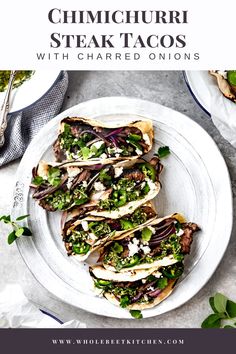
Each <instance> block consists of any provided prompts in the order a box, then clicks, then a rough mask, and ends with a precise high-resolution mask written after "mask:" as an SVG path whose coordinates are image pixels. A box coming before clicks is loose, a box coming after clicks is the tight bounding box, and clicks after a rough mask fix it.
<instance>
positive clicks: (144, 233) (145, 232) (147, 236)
mask: <svg viewBox="0 0 236 354" xmlns="http://www.w3.org/2000/svg"><path fill="white" fill-rule="evenodd" d="M151 237H152V231H151V230H150V229H149V228H148V227H145V228H144V229H143V230H142V240H143V241H150V239H151Z"/></svg>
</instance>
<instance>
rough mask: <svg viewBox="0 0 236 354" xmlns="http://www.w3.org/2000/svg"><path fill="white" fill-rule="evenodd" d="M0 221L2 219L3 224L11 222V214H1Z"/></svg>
mask: <svg viewBox="0 0 236 354" xmlns="http://www.w3.org/2000/svg"><path fill="white" fill-rule="evenodd" d="M0 221H3V222H4V223H5V224H10V223H11V216H10V215H2V216H1V217H0Z"/></svg>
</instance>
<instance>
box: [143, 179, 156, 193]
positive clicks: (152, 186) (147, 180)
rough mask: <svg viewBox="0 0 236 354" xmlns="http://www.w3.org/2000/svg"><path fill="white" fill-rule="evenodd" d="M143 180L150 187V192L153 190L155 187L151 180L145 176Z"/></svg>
mask: <svg viewBox="0 0 236 354" xmlns="http://www.w3.org/2000/svg"><path fill="white" fill-rule="evenodd" d="M145 181H146V182H147V183H148V186H149V188H150V192H151V191H154V190H155V189H156V185H155V183H154V182H153V181H151V180H150V178H145ZM150 192H149V193H150Z"/></svg>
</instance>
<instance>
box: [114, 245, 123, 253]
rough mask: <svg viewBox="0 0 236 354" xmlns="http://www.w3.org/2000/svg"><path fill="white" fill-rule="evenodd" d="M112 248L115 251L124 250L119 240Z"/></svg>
mask: <svg viewBox="0 0 236 354" xmlns="http://www.w3.org/2000/svg"><path fill="white" fill-rule="evenodd" d="M112 250H113V251H114V252H115V253H118V254H119V253H121V252H123V246H122V245H120V244H119V243H118V242H115V243H114V245H113V247H112Z"/></svg>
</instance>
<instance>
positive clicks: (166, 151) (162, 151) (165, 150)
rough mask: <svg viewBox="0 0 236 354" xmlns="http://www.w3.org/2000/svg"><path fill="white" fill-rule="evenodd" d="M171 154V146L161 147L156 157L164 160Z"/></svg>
mask: <svg viewBox="0 0 236 354" xmlns="http://www.w3.org/2000/svg"><path fill="white" fill-rule="evenodd" d="M169 154H170V148H169V146H161V147H159V149H158V151H157V153H156V154H154V155H156V156H158V157H159V158H160V159H163V157H166V156H168V155H169Z"/></svg>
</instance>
